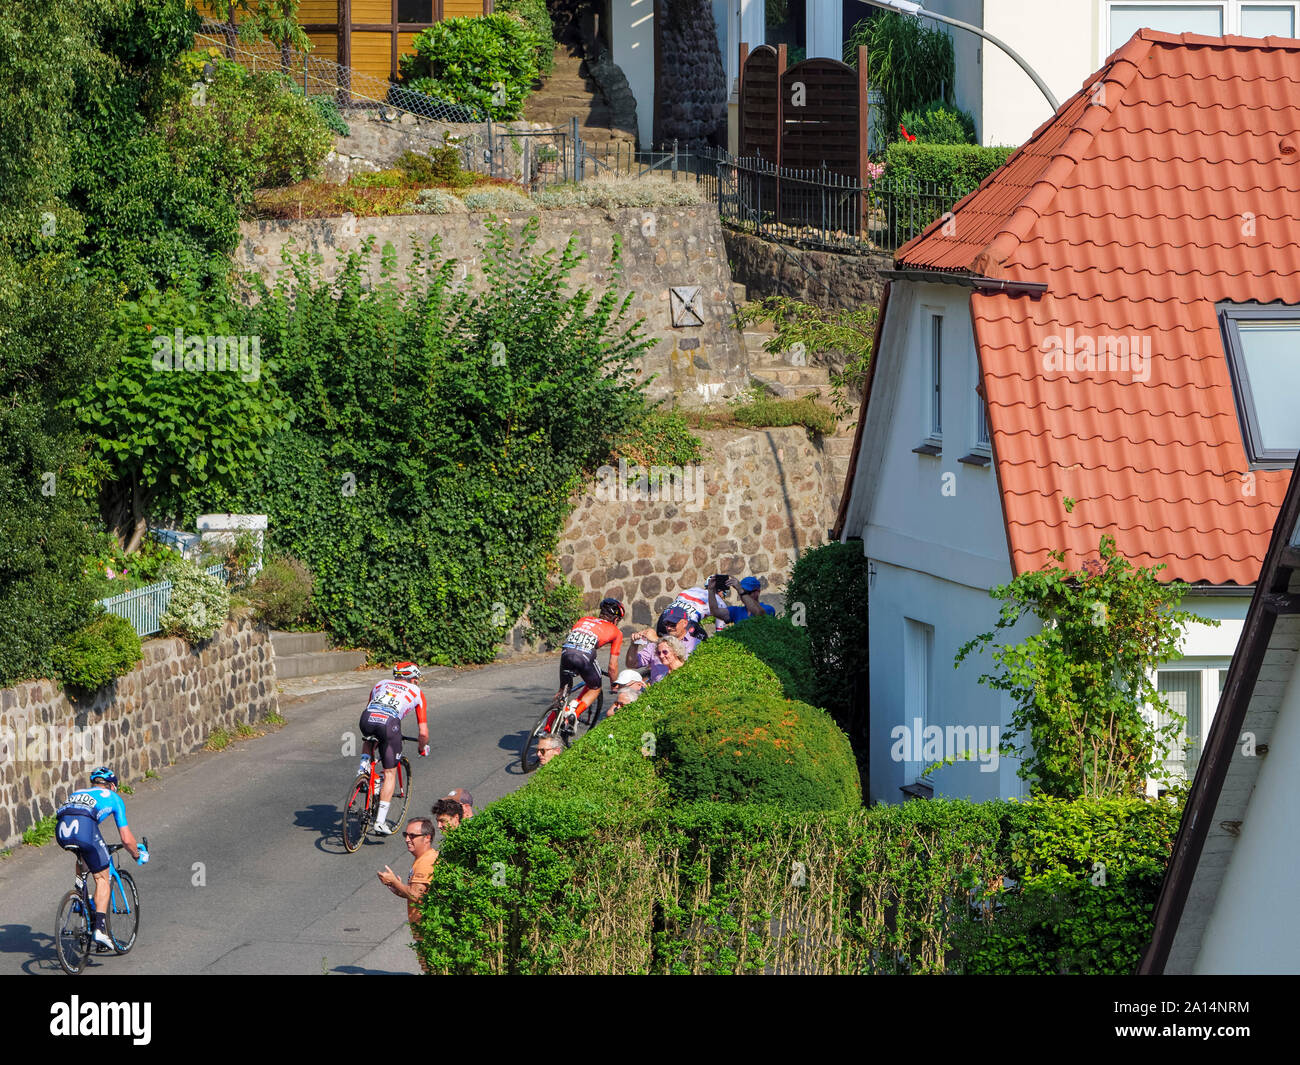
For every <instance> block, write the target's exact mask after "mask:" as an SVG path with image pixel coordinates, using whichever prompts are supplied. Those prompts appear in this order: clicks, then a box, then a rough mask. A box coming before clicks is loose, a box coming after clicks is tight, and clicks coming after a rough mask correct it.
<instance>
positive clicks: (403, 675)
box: [393, 662, 423, 680]
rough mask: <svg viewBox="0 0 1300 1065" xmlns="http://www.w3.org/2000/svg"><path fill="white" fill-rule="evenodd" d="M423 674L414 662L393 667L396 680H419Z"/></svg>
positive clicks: (399, 663) (400, 663)
mask: <svg viewBox="0 0 1300 1065" xmlns="http://www.w3.org/2000/svg"><path fill="white" fill-rule="evenodd" d="M421 676H423V674H422V673H421V672H420V667H419V666H417V665H416V664H415V663H414V662H398V663H397V664H396V665H395V666H393V679H394V680H419V679H420V677H421Z"/></svg>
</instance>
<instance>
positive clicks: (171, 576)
mask: <svg viewBox="0 0 1300 1065" xmlns="http://www.w3.org/2000/svg"><path fill="white" fill-rule="evenodd" d="M163 579H164V580H168V581H171V585H172V591H171V599H170V601H169V602H168V604H167V609H166V611H164V613H163V615H162V617H161V618H159V619H158V621H159V624H160V625H161V626H162V632H163V635H164V636H179V637H181V639H183V640H185V641H186V642H188V643H201V642H202V641H203V640H207V639H211V637H212V636H213V635H214V634H215V633H216V631H217V630H218V629H219V628H221V626H222V625H224V624H225V621H226V615H227V614H228V613H229V612H230V593H229V592H227V591H226V589H225V588H224V587H223V586H222V584H221V582H220V581H219V580H217V579H216V578H215V577H212V576H209V575H208V574H207V573H204V572H203V570H201V569H200V568H199V567H198V566H196V565H195V564H194V563H193V562H188V561H186V560H185V559H181V558H178V559H176V560H175V561H173V562H170V563H169V564H168V565H167V566H165V567H163Z"/></svg>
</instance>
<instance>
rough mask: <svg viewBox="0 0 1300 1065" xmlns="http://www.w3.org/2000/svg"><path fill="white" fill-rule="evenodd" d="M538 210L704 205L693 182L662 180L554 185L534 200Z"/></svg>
mask: <svg viewBox="0 0 1300 1065" xmlns="http://www.w3.org/2000/svg"><path fill="white" fill-rule="evenodd" d="M533 199H534V201H535V202H536V203H537V205H538V206H539V207H602V208H605V209H607V210H613V209H616V208H620V207H689V206H692V205H694V204H699V203H703V202H704V196H703V194H702V193H701V192H700V188H699V186H698V185H696V184H695V182H693V181H667V180H662V179H659V178H633V179H627V180H619V179H617V178H605V179H601V180H599V181H583V182H579V183H577V184H568V183H566V184H562V185H552V186H550V187H548V188H544V189H541V190H539V191H538V192H537V193H536V195H535V196H534V197H533Z"/></svg>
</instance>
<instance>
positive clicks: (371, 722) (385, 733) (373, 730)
mask: <svg viewBox="0 0 1300 1065" xmlns="http://www.w3.org/2000/svg"><path fill="white" fill-rule="evenodd" d="M361 735H363V736H364V737H365V738H366V739H368V740H376V741H378V743H379V757H380V760H381V762H382V763H383V766H384V768H385V769H396V768H397V763H398V761H399V760H400V759H401V757H402V719H401V718H400V717H393V715H392V714H376V713H373V712H372V711H370V710H365V711H363V712H362V714H361Z"/></svg>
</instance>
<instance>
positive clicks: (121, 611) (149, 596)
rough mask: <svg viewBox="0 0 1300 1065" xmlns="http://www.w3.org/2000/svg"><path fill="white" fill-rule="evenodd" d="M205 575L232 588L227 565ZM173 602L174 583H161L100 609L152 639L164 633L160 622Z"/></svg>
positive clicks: (105, 602) (103, 602) (104, 602)
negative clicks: (125, 621)
mask: <svg viewBox="0 0 1300 1065" xmlns="http://www.w3.org/2000/svg"><path fill="white" fill-rule="evenodd" d="M204 572H205V573H207V574H209V575H211V576H213V577H216V578H217V580H219V581H221V583H222V584H228V583H229V581H230V576H229V574H228V573H227V572H226V567H225V565H224V564H223V563H218V564H217V565H215V566H209V567H208V568H207V569H206V570H204ZM171 599H172V582H171V581H160V582H159V583H157V584H148V585H145V587H143V588H137V589H136V590H135V591H133V592H123V593H122V594H121V595H115V596H112V597H110V598H108V599H101V600H100V601H99V605H100V606H102V607H103V608H104V609H105V610H106V611H107V612H108V613H110V614H117V615H118V616H119V617H124V618H126V620H127V621H129V622H130V623H131V625H132V627H133V628H134V629H135V631H136V632H137V633H139V634H140V635H141V636H152V635H153V634H154V633H155V632H161V631H162V624H161V622H160V619H161V618H162V616H163V615H164V614H165V613H167V607H168V605H169V604H170V603H171Z"/></svg>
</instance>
